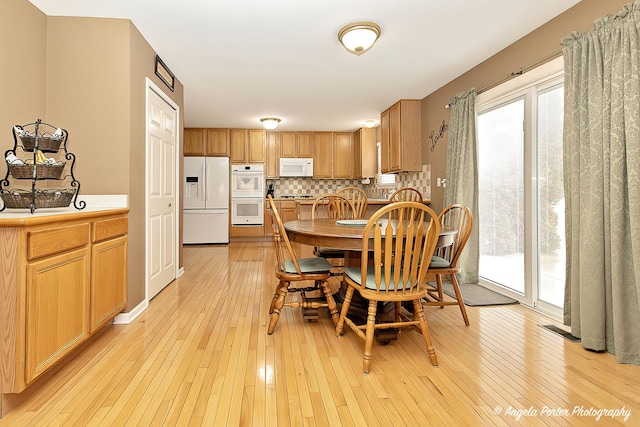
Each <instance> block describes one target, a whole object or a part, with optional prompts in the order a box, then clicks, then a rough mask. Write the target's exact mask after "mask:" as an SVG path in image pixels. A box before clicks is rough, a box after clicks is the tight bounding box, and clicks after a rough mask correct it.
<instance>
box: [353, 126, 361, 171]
mask: <svg viewBox="0 0 640 427" xmlns="http://www.w3.org/2000/svg"><path fill="white" fill-rule="evenodd" d="M361 140H362V129H358V130H357V131H355V132H354V133H353V150H354V152H355V153H356V155H355V158H354V163H353V175H354V176H355V177H356V178H362V155H361V153H362V142H361Z"/></svg>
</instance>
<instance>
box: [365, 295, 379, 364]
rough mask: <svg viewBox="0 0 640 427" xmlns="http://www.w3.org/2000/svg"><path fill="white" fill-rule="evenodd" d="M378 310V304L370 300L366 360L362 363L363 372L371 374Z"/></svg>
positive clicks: (366, 334)
mask: <svg viewBox="0 0 640 427" xmlns="http://www.w3.org/2000/svg"><path fill="white" fill-rule="evenodd" d="M377 309H378V302H377V301H374V300H369V310H368V311H367V328H366V330H365V331H366V332H365V339H364V360H363V362H362V372H364V373H365V374H368V373H369V367H370V366H371V357H372V355H371V350H372V349H373V336H374V335H375V331H376V310H377Z"/></svg>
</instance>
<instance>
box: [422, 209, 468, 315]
mask: <svg viewBox="0 0 640 427" xmlns="http://www.w3.org/2000/svg"><path fill="white" fill-rule="evenodd" d="M438 219H439V221H440V226H441V227H450V228H452V229H455V230H457V232H456V234H455V235H454V237H453V241H452V243H451V244H449V242H447V244H446V245H444V246H442V247H436V251H435V254H434V256H433V257H432V259H431V263H430V266H429V271H428V273H427V280H426V281H425V283H426V287H427V295H426V299H425V300H424V301H423V303H422V304H423V305H427V306H439V307H441V308H444V306H445V305H458V306H459V307H460V312H461V313H462V318H463V319H464V324H465V325H467V326H469V317H468V316H467V310H466V308H465V305H464V299H463V298H462V293H461V292H460V285H459V283H458V279H457V278H456V274H458V273H460V271H461V270H462V269H461V267H460V265H459V264H458V261H459V259H460V254H461V253H462V250H463V249H464V247H465V245H466V244H467V240H469V236H470V235H471V229H472V228H473V214H472V213H471V209H469V208H468V207H467V206H464V205H460V204H454V205H451V206H448V207H446V208H445V209H444V210H443V211H442V212H441V213H440V215H439V216H438ZM443 276H449V277H450V278H451V285H452V287H453V291H454V292H455V295H456V298H455V301H452V300H447V299H445V298H444V293H443V291H442V277H443ZM434 279H435V286H434V285H433V280H434Z"/></svg>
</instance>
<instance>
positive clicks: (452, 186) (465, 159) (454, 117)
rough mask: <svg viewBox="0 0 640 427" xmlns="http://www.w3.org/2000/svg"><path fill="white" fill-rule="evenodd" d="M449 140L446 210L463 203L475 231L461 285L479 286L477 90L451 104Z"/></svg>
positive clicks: (466, 251) (462, 259) (462, 260)
mask: <svg viewBox="0 0 640 427" xmlns="http://www.w3.org/2000/svg"><path fill="white" fill-rule="evenodd" d="M449 106H450V111H451V115H450V117H449V140H448V142H447V181H446V186H445V189H444V206H445V207H447V206H449V205H452V204H454V203H461V204H463V205H466V206H468V207H469V209H471V213H472V214H473V229H472V231H471V236H470V237H469V240H468V241H467V245H466V246H465V248H464V250H463V251H462V254H461V255H460V260H459V261H458V262H459V265H460V266H461V267H462V272H461V273H460V277H459V278H458V281H459V282H460V283H478V262H479V257H480V246H479V243H478V242H479V239H478V220H479V216H478V149H477V143H476V140H477V138H476V90H475V89H469V90H465V91H463V92H460V93H458V94H457V95H456V96H454V97H453V98H452V99H450V100H449Z"/></svg>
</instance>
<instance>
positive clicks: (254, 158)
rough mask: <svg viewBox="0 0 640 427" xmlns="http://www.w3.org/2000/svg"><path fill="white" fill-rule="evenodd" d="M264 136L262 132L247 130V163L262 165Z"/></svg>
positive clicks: (259, 130)
mask: <svg viewBox="0 0 640 427" xmlns="http://www.w3.org/2000/svg"><path fill="white" fill-rule="evenodd" d="M264 136H265V131H264V130H261V129H251V130H249V149H248V154H249V163H264V139H265V138H264Z"/></svg>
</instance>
